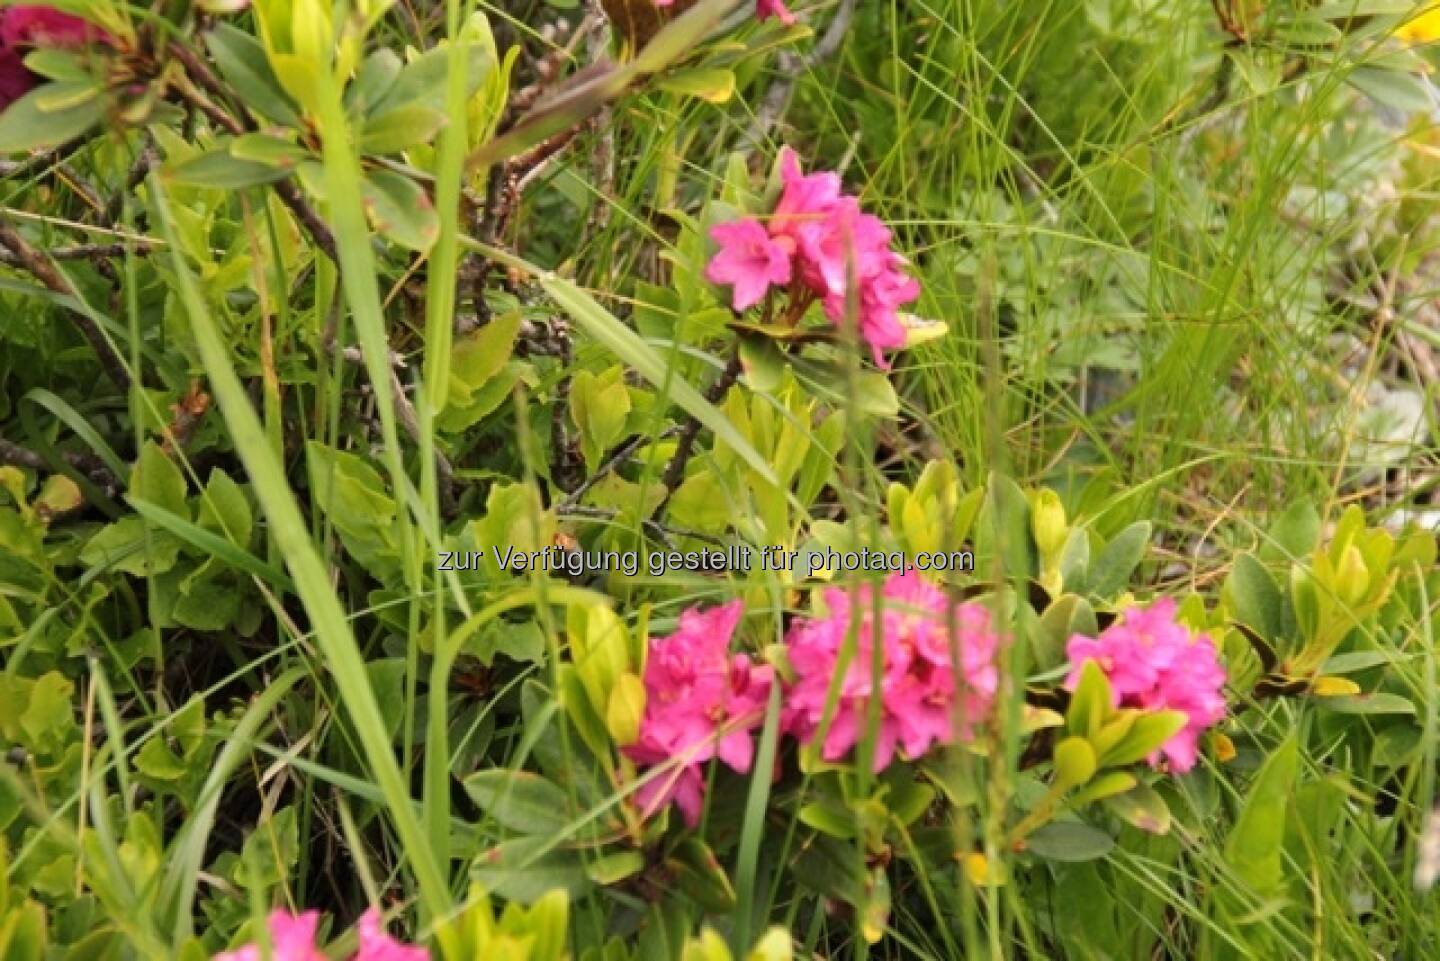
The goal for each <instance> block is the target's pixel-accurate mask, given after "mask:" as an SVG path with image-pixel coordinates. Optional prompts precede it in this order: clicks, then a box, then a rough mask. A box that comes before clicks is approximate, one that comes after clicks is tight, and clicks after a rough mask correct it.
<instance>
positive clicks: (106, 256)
mask: <svg viewBox="0 0 1440 961" xmlns="http://www.w3.org/2000/svg"><path fill="white" fill-rule="evenodd" d="M158 246H159V245H158V244H157V243H155V242H154V241H151V240H135V241H132V242H130V243H113V244H72V245H70V246H68V247H51V248H50V249H48V250H46V251H45V256H46V257H49V258H50V259H51V260H57V261H66V260H113V259H114V258H116V257H124V256H125V255H126V254H127V253H135V254H138V255H140V256H142V257H143V256H144V255H146V254H148V253H150V252H151V251H153V250H155V249H156V248H157V247H158ZM0 264H5V265H6V266H9V267H24V266H25V262H24V261H22V260H21V259H20V258H19V257H18V256H16V255H15V254H13V253H11V252H9V251H8V250H0Z"/></svg>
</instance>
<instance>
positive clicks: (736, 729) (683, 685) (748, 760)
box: [624, 572, 1000, 827]
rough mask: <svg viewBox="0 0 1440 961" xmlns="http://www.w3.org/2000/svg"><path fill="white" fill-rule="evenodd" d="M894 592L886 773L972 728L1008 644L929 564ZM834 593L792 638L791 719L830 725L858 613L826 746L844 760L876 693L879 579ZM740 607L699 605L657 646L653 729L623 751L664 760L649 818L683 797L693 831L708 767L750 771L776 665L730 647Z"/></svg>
mask: <svg viewBox="0 0 1440 961" xmlns="http://www.w3.org/2000/svg"><path fill="white" fill-rule="evenodd" d="M881 595H882V603H883V605H884V607H883V610H882V612H881V615H880V623H879V628H880V630H879V634H880V640H881V646H882V662H883V663H882V669H881V673H880V678H879V680H880V692H879V697H880V725H879V732H878V743H877V745H876V750H875V756H874V767H875V770H877V771H878V770H881V769H882V768H884V767H885V766H887V765H888V764H889V763H890V761H891V760H892V759H893V758H894V756H895V752H896V749H897V747H898V749H899V750H900V751H902V752H903V753H904V754H905V755H906V756H907V757H911V758H916V757H920V756H921V755H923V754H924V753H925V752H927V751H928V750H929V749H930V748H931V747H933V746H934V745H936V744H950V743H953V742H954V741H956V740H957V739H959V740H965V739H968V738H970V737H972V736H973V733H974V727H975V725H976V724H977V723H979V722H981V721H982V720H983V719H984V718H985V717H986V716H987V715H988V713H989V711H990V706H991V703H992V702H993V700H994V697H995V688H996V685H997V683H998V681H999V677H998V674H997V671H996V667H995V654H996V651H997V650H998V648H999V646H1000V638H999V636H998V635H997V634H996V633H995V632H994V631H992V630H991V628H990V615H989V612H988V611H987V610H986V609H985V608H984V607H982V606H981V605H979V604H973V603H972V604H952V603H951V601H950V600H949V598H948V597H946V596H945V593H944V592H943V591H942V590H940V589H939V588H937V587H934V586H932V585H930V584H928V583H926V582H925V581H924V580H922V579H921V578H920V576H919V575H918V574H915V573H913V572H908V573H903V574H895V575H892V576H891V577H890V578H889V579H888V580H887V581H886V583H885V585H884V588H883V589H882V591H881ZM825 603H826V605H827V608H828V610H827V612H826V614H825V616H823V617H819V618H814V619H804V620H800V621H798V622H797V623H796V624H795V626H794V627H793V628H792V629H791V632H790V635H789V637H788V638H787V646H788V648H789V657H790V663H791V666H792V667H793V668H794V672H795V681H794V683H793V684H792V685H791V686H790V687H789V689H788V690H787V692H786V696H787V703H786V707H785V710H784V713H783V715H782V724H783V729H784V731H785V732H786V733H787V734H789V735H791V736H793V737H795V738H797V739H798V740H800V741H802V742H805V743H809V742H810V741H813V740H814V739H815V737H816V736H817V735H818V734H819V729H820V727H821V720H822V716H823V713H824V708H825V704H826V703H827V700H828V693H829V685H830V679H831V678H832V677H834V676H835V672H836V670H837V667H838V661H839V658H840V655H841V652H842V650H843V649H844V647H845V645H846V638H847V637H848V635H849V632H850V626H851V618H852V616H853V617H855V618H857V619H858V621H859V629H858V636H857V639H856V644H855V645H853V648H854V650H855V654H854V657H853V659H852V660H851V661H850V663H849V665H848V667H847V669H846V671H845V679H844V681H843V682H842V684H841V688H840V697H839V700H838V703H837V705H836V707H835V710H834V711H833V712H832V715H833V716H832V717H831V723H830V725H829V727H828V729H827V731H826V733H825V741H824V744H823V746H822V749H821V754H822V756H823V757H824V758H825V759H826V760H830V761H836V760H839V759H840V758H842V757H843V756H844V755H846V754H847V753H849V751H850V750H851V749H852V748H854V747H855V745H856V744H857V743H858V742H859V739H860V737H861V734H862V732H863V731H864V730H865V725H866V718H867V712H868V710H869V704H870V699H871V698H872V697H873V696H874V693H875V683H874V681H875V677H874V671H873V664H874V662H873V657H874V640H875V637H874V635H875V633H876V632H875V627H876V625H875V623H874V620H873V617H872V608H873V595H872V593H871V591H870V589H869V588H866V587H862V588H861V589H859V590H857V591H855V592H854V593H853V594H850V593H847V592H845V591H843V590H840V589H838V588H837V589H832V590H829V591H827V592H826V595H825ZM741 613H742V608H741V605H740V602H738V601H735V602H731V603H729V604H726V605H724V606H722V607H716V608H711V609H709V610H708V611H699V610H697V609H694V608H692V609H690V610H687V611H686V612H685V613H684V614H682V615H681V618H680V629H679V630H678V631H676V632H675V633H674V634H672V635H670V636H669V637H664V638H655V639H652V640H651V642H650V654H649V658H648V660H647V662H646V665H645V678H644V681H645V695H646V701H645V713H644V716H643V718H642V720H641V724H640V737H639V740H638V741H637V742H636V743H635V744H632V745H629V746H628V747H626V748H624V751H625V754H626V755H627V756H628V757H630V759H631V760H633V761H635V762H637V763H638V764H641V765H643V766H646V767H652V768H654V767H660V768H661V770H659V771H653V772H651V773H650V775H649V778H648V780H646V781H645V783H644V784H643V785H642V786H641V788H640V789H639V791H638V792H637V798H638V800H639V803H640V805H641V809H642V811H644V813H645V814H646V816H649V815H651V814H653V813H655V812H656V811H658V810H660V809H661V808H663V807H664V806H665V805H666V804H668V803H670V801H671V800H674V801H675V802H676V803H677V804H678V805H679V807H680V811H681V813H682V814H683V815H684V817H685V821H686V823H687V824H689V825H691V826H692V827H693V826H694V825H695V824H696V823H697V822H698V821H699V818H700V811H701V809H702V807H703V805H704V787H705V778H704V775H703V772H702V770H701V767H702V765H703V764H704V763H705V762H707V761H709V760H710V759H711V758H713V757H718V758H720V760H722V761H723V762H725V764H726V765H728V766H729V767H731V768H732V769H734V770H736V771H738V772H740V773H742V774H743V773H746V772H748V771H749V770H750V767H751V764H752V763H753V761H754V743H753V740H752V734H753V731H754V729H755V728H756V727H757V726H759V724H760V722H761V721H762V720H763V718H764V714H765V706H766V701H767V699H768V698H769V694H770V686H771V684H772V683H774V675H773V671H772V669H771V668H769V667H766V666H757V665H755V664H753V663H752V662H751V660H750V658H749V657H747V656H745V655H743V654H735V655H732V654H730V653H729V646H730V638H731V635H732V634H734V632H735V627H736V625H737V624H738V623H739V620H740V616H741ZM951 617H953V621H954V625H955V635H954V641H955V646H954V649H953V650H952V647H951V640H952V636H951V632H950V627H949V622H950V618H951ZM957 656H958V661H957V660H956V657H957Z"/></svg>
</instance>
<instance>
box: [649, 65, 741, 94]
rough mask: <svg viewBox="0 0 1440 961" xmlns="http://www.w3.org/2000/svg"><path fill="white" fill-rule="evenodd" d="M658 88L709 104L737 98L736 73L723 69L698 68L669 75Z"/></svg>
mask: <svg viewBox="0 0 1440 961" xmlns="http://www.w3.org/2000/svg"><path fill="white" fill-rule="evenodd" d="M656 86H658V87H659V88H660V89H661V90H668V91H670V92H671V93H678V94H681V95H683V96H686V97H699V98H700V99H701V100H705V101H708V102H709V103H725V102H726V101H727V100H729V99H730V98H731V97H733V96H735V73H734V71H732V70H726V69H725V68H723V67H697V68H695V69H693V70H681V71H678V72H676V73H672V74H668V75H666V76H664V77H662V78H660V80H659V82H658V83H657V84H656Z"/></svg>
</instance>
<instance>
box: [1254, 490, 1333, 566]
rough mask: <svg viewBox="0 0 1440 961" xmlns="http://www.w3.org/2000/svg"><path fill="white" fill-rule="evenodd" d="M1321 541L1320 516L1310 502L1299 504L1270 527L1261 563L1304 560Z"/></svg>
mask: <svg viewBox="0 0 1440 961" xmlns="http://www.w3.org/2000/svg"><path fill="white" fill-rule="evenodd" d="M1319 541H1320V513H1319V512H1318V511H1317V510H1315V504H1314V502H1312V501H1311V500H1309V499H1308V498H1307V499H1302V500H1298V501H1296V502H1295V503H1293V504H1291V505H1290V507H1289V508H1288V509H1286V511H1285V513H1283V514H1281V515H1280V517H1279V518H1278V519H1277V520H1276V521H1275V523H1274V524H1272V525H1271V526H1270V530H1269V531H1268V532H1267V533H1266V537H1265V542H1264V543H1263V544H1261V545H1260V559H1261V560H1262V561H1266V562H1276V561H1283V562H1286V563H1290V562H1293V561H1298V560H1303V559H1304V558H1306V557H1309V556H1310V552H1311V551H1313V550H1315V545H1316V544H1317V543H1319Z"/></svg>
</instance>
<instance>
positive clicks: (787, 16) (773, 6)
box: [655, 0, 795, 27]
mask: <svg viewBox="0 0 1440 961" xmlns="http://www.w3.org/2000/svg"><path fill="white" fill-rule="evenodd" d="M674 3H675V0H655V6H657V7H669V6H672V5H673V4H674ZM755 17H756V18H757V19H759V20H765V19H767V18H769V17H774V18H776V19H777V20H779V21H780V22H781V23H783V24H785V26H787V27H788V26H790V24H792V23H794V22H795V14H793V13H791V12H790V11H789V10H788V9H786V7H785V4H784V2H783V0H755Z"/></svg>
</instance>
